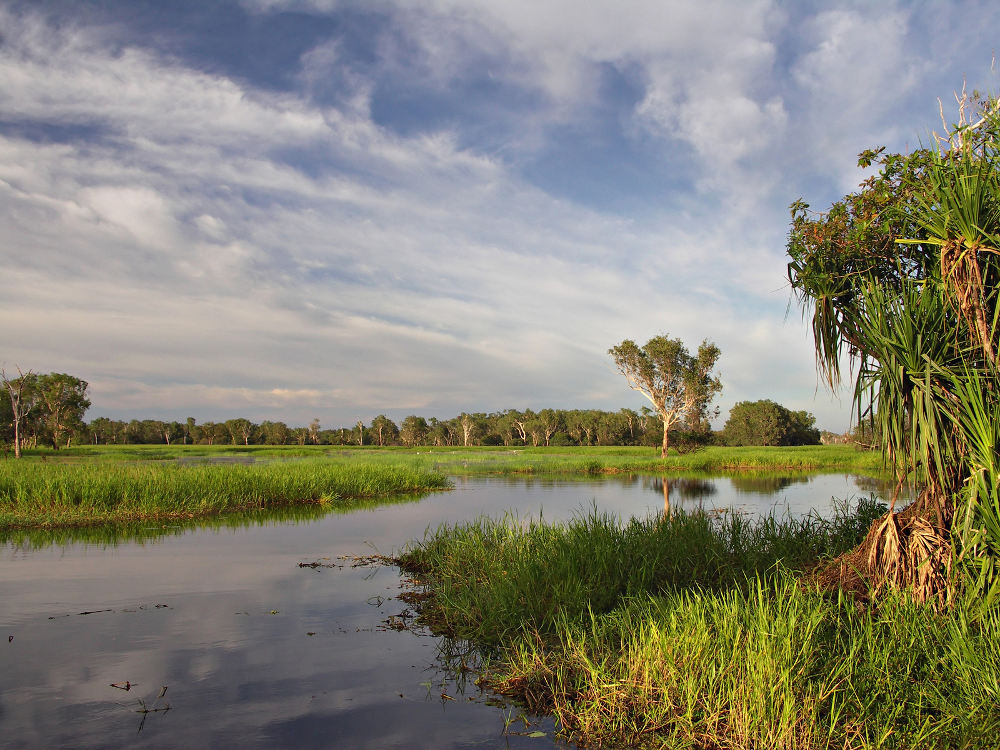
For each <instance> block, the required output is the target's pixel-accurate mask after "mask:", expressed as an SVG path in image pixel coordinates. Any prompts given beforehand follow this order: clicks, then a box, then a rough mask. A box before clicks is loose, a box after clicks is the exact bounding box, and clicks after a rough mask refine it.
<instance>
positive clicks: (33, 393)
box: [0, 368, 38, 458]
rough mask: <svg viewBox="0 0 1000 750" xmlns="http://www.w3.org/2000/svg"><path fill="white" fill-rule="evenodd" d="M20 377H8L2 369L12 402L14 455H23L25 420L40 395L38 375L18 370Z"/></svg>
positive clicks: (2, 376) (4, 382) (1, 375)
mask: <svg viewBox="0 0 1000 750" xmlns="http://www.w3.org/2000/svg"><path fill="white" fill-rule="evenodd" d="M17 375H18V377H16V378H8V377H7V373H6V372H5V371H4V370H0V378H2V379H3V385H4V390H6V391H7V396H8V398H9V402H10V412H11V420H12V422H13V427H14V457H15V458H20V457H21V439H22V435H21V431H22V429H23V427H24V422H25V420H26V419H27V417H28V416H29V415H30V414H31V412H32V410H33V409H34V406H35V402H36V400H37V397H38V392H37V389H36V388H35V384H36V381H37V377H38V376H37V375H35V374H34V373H33V372H32V371H31V370H28V372H27V373H23V372H21V370H20V368H18V370H17Z"/></svg>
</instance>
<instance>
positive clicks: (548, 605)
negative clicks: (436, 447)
mask: <svg viewBox="0 0 1000 750" xmlns="http://www.w3.org/2000/svg"><path fill="white" fill-rule="evenodd" d="M883 511H884V505H883V504H881V503H879V502H876V501H873V500H862V501H860V503H859V506H858V508H857V509H856V511H855V513H854V514H851V513H847V512H841V513H840V514H839V515H838V516H837V517H836V518H835V519H834V520H833V521H824V520H822V519H819V518H817V517H815V516H811V517H808V518H803V519H790V518H785V519H780V520H779V519H776V518H774V517H773V516H772V517H768V518H765V519H761V520H760V521H751V520H748V519H747V518H745V517H744V516H742V515H739V514H735V513H733V514H727V515H725V516H724V518H723V519H722V520H721V521H720V522H717V521H715V520H714V519H713V518H711V517H710V516H708V515H706V514H702V513H695V514H684V513H678V514H675V515H673V516H670V517H666V518H662V517H654V518H646V519H637V518H632V519H629V520H627V521H619V520H617V519H616V518H614V517H612V516H610V515H608V514H604V513H598V512H597V511H596V510H593V511H591V512H590V513H588V514H586V515H581V516H579V517H577V518H576V519H574V520H572V521H570V522H567V523H562V524H554V525H553V524H545V523H540V522H531V523H530V524H529V525H528V526H523V525H521V524H519V523H517V522H515V521H514V520H513V519H504V520H499V521H497V520H492V519H481V520H479V521H477V522H474V523H467V524H461V525H456V526H442V527H440V528H438V529H437V530H436V531H433V532H430V533H428V534H427V535H426V536H425V538H424V540H423V541H422V542H421V543H419V544H416V545H413V546H411V547H410V548H409V549H408V550H407V551H406V552H404V554H403V555H401V557H400V564H401V565H402V567H403V568H404V569H405V570H409V571H411V572H414V573H416V574H418V575H420V576H422V577H423V580H425V581H426V582H427V584H428V585H429V586H430V590H431V591H432V592H433V594H434V600H433V601H432V602H431V603H430V604H429V605H428V606H427V607H426V608H425V610H424V615H425V617H426V618H427V619H428V621H429V622H431V623H432V624H433V625H434V626H435V627H436V628H438V629H440V630H442V631H443V632H447V633H448V634H450V635H453V636H457V637H460V638H465V639H469V640H472V641H474V642H476V643H477V644H485V645H495V644H498V643H500V642H502V641H503V640H504V639H505V638H508V637H510V636H511V635H513V634H515V633H517V632H519V631H522V630H526V631H529V632H537V633H541V634H548V633H552V632H554V630H555V629H556V628H557V627H558V624H559V622H560V620H561V619H562V618H569V619H571V620H573V621H580V619H581V618H583V617H585V616H586V615H587V613H588V612H589V611H593V612H607V611H610V610H611V609H613V608H614V607H616V606H618V604H619V603H620V602H621V600H622V599H623V598H624V597H631V596H640V595H648V594H662V593H664V592H666V591H673V590H677V589H680V588H691V587H698V588H701V589H713V590H721V589H725V588H730V587H733V586H743V585H746V583H747V581H748V579H753V578H756V577H757V576H764V577H768V576H770V575H771V574H773V573H774V571H775V567H774V566H775V564H776V563H777V562H778V561H779V560H780V561H783V562H784V564H785V565H787V566H790V567H800V566H804V565H806V564H808V563H810V562H812V561H814V560H815V559H816V558H817V557H818V556H820V555H824V554H836V553H839V552H842V551H845V550H846V549H849V548H850V547H851V546H853V545H854V544H857V543H858V542H859V541H860V540H861V538H862V537H863V535H864V532H865V530H866V529H867V524H868V523H870V522H871V520H873V519H874V518H876V517H877V516H878V515H879V514H880V513H882V512H883ZM859 516H860V518H861V519H862V523H860V524H859V523H858V517H859Z"/></svg>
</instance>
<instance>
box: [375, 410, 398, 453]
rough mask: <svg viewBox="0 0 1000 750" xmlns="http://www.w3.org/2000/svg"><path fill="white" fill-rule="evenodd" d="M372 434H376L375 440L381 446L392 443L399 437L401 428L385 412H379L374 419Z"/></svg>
mask: <svg viewBox="0 0 1000 750" xmlns="http://www.w3.org/2000/svg"><path fill="white" fill-rule="evenodd" d="M371 434H372V435H374V436H375V441H376V442H377V443H378V444H379V445H380V446H381V445H386V444H389V445H391V444H392V443H395V442H396V440H397V439H398V438H399V428H398V427H397V426H396V423H395V422H393V421H392V420H391V419H389V417H387V416H386V415H385V414H379V415H378V416H377V417H375V419H373V420H372V426H371Z"/></svg>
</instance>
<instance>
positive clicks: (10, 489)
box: [0, 459, 447, 529]
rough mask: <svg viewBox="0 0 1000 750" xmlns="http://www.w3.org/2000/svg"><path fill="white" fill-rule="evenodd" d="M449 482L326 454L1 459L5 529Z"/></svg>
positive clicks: (168, 515) (328, 502) (343, 497)
mask: <svg viewBox="0 0 1000 750" xmlns="http://www.w3.org/2000/svg"><path fill="white" fill-rule="evenodd" d="M446 486H447V479H446V478H445V477H444V476H442V475H441V474H438V473H435V472H430V471H426V470H420V469H410V468H407V467H400V466H385V465H371V464H366V463H360V462H354V463H351V464H348V465H345V464H338V463H333V462H330V461H328V460H323V459H301V460H297V461H285V462H279V461H275V462H269V463H255V464H248V465H243V464H225V465H221V464H211V463H184V464H181V463H176V462H171V463H167V462H158V461H142V462H123V461H91V460H85V461H76V462H74V461H69V462H53V461H31V460H29V461H25V460H21V461H14V460H8V461H3V462H0V529H4V528H7V529H9V528H17V527H37V526H58V525H78V524H100V523H108V522H121V521H129V520H136V519H161V520H162V519H177V518H194V517H199V516H207V515H213V514H216V513H231V512H237V511H248V510H255V509H262V508H269V507H274V506H283V505H293V504H309V503H313V504H319V505H325V506H332V505H337V504H342V503H349V502H352V501H354V500H357V499H360V498H377V497H387V496H391V495H397V494H403V493H413V492H418V491H421V490H429V489H442V488H444V487H446Z"/></svg>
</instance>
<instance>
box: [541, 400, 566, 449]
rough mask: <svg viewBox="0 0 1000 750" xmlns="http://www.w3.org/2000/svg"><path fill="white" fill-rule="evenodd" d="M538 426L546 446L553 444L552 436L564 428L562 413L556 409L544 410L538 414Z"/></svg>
mask: <svg viewBox="0 0 1000 750" xmlns="http://www.w3.org/2000/svg"><path fill="white" fill-rule="evenodd" d="M538 426H539V429H540V430H541V435H542V440H543V441H544V442H545V445H549V444H550V443H551V442H552V436H553V435H555V434H556V431H557V430H559V429H560V428H561V427H562V426H563V415H562V412H560V411H556V410H555V409H542V410H541V411H540V412H538Z"/></svg>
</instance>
